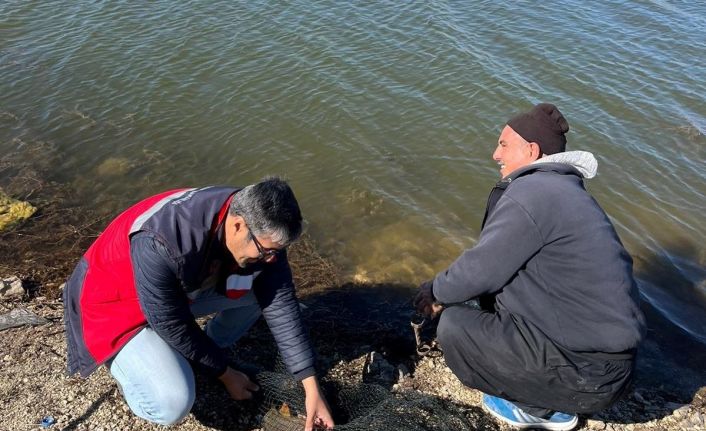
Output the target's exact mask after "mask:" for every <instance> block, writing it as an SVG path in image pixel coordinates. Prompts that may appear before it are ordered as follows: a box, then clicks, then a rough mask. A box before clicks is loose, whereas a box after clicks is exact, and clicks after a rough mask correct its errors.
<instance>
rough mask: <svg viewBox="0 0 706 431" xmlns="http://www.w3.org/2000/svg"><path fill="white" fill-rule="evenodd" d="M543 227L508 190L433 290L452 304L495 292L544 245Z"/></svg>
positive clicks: (441, 300)
mask: <svg viewBox="0 0 706 431" xmlns="http://www.w3.org/2000/svg"><path fill="white" fill-rule="evenodd" d="M542 245H543V240H542V236H541V234H540V232H539V228H538V227H537V225H536V224H535V222H534V220H533V219H532V217H531V216H530V215H529V213H528V212H527V210H526V209H525V208H524V207H522V205H520V204H519V203H517V202H516V201H515V200H514V199H512V198H511V197H510V196H508V195H507V194H505V195H504V196H503V197H502V198H500V200H499V201H498V204H497V206H496V207H495V210H494V211H493V213H492V214H491V215H490V217H488V220H487V223H486V225H485V227H484V228H483V230H482V231H481V234H480V238H479V239H478V244H476V246H475V247H473V248H471V249H468V250H466V251H464V252H463V254H462V255H461V256H460V257H459V258H458V259H456V261H455V262H454V263H452V264H451V266H449V267H448V268H447V269H446V270H444V271H442V272H440V273H439V274H437V276H436V278H435V279H434V287H433V294H434V297H435V298H436V299H437V300H438V301H439V302H441V303H442V304H452V303H458V302H463V301H467V300H469V299H472V298H476V297H478V296H479V295H484V294H489V293H494V292H497V291H499V290H500V289H502V288H503V286H505V285H506V284H507V283H508V282H509V281H510V279H511V278H512V277H513V276H514V275H515V274H516V273H517V271H518V270H519V269H520V268H522V267H523V266H524V265H525V263H527V261H528V260H529V259H530V258H531V257H532V256H533V255H534V254H535V253H537V251H538V250H539V249H540V248H541V247H542Z"/></svg>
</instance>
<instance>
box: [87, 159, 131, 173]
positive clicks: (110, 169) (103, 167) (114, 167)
mask: <svg viewBox="0 0 706 431" xmlns="http://www.w3.org/2000/svg"><path fill="white" fill-rule="evenodd" d="M133 167H134V163H132V162H131V161H130V160H128V159H126V158H124V157H108V158H107V159H105V160H103V162H102V163H101V164H100V165H98V167H97V168H96V172H97V173H98V175H99V176H101V177H116V176H120V175H125V174H127V173H128V172H129V171H130V170H131V169H132V168H133Z"/></svg>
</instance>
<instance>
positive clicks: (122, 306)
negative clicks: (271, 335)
mask: <svg viewBox="0 0 706 431" xmlns="http://www.w3.org/2000/svg"><path fill="white" fill-rule="evenodd" d="M236 191H237V189H234V188H226V187H206V188H201V189H181V190H172V191H168V192H164V193H160V194H158V195H155V196H152V197H149V198H147V199H145V200H143V201H141V202H139V203H137V204H135V205H133V206H131V207H130V208H128V209H127V210H125V211H124V212H123V213H122V214H120V215H119V216H118V217H116V218H115V219H114V220H113V221H112V222H111V223H110V224H109V225H108V227H107V228H106V229H105V230H104V231H103V232H102V233H101V234H100V236H99V237H98V238H97V239H96V241H95V242H94V243H93V244H92V245H91V247H90V248H89V249H88V251H87V252H86V253H85V254H84V256H83V258H82V259H81V261H80V262H79V263H78V265H77V266H76V268H75V270H74V272H73V274H72V275H71V277H70V278H69V280H68V281H67V283H66V287H65V288H64V293H63V295H64V319H65V325H66V334H67V343H68V346H67V347H68V371H69V374H74V373H76V372H80V373H81V375H82V376H84V377H85V376H88V375H89V374H90V373H91V372H93V370H95V369H96V367H97V366H98V365H100V364H102V363H104V362H105V361H107V360H109V359H110V358H112V357H113V356H114V355H115V354H117V352H118V351H119V350H120V349H121V348H122V347H123V346H124V345H125V344H126V343H127V342H128V341H129V340H130V339H131V338H132V337H133V336H134V335H136V334H137V332H139V331H140V330H141V329H142V328H144V327H145V326H146V325H147V320H146V318H145V316H144V314H143V312H142V310H141V308H140V303H139V300H138V296H137V291H136V287H135V280H134V276H133V268H132V262H131V259H130V236H131V235H133V234H135V233H137V232H141V231H147V232H152V233H153V234H155V235H156V236H157V237H158V238H159V239H160V240H161V241H162V242H163V243H164V244H165V246H166V247H167V248H168V249H169V250H170V251H171V252H172V253H173V254H174V259H175V261H176V263H177V267H178V274H177V279H178V280H179V281H180V283H181V288H183V289H184V290H185V291H186V292H187V293H188V292H190V291H195V290H197V289H198V288H199V287H200V282H201V278H202V277H203V268H204V265H207V264H208V262H206V259H207V254H208V252H209V244H210V243H211V242H212V240H213V234H214V227H215V226H217V225H218V224H219V222H220V221H221V220H222V219H223V218H224V217H225V216H226V213H227V209H228V203H229V202H230V198H231V197H232V196H233V194H235V192H236ZM243 293H244V292H243Z"/></svg>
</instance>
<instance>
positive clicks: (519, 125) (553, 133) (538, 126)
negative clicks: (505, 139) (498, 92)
mask: <svg viewBox="0 0 706 431" xmlns="http://www.w3.org/2000/svg"><path fill="white" fill-rule="evenodd" d="M507 125H508V126H510V127H511V128H512V130H514V131H515V132H517V134H518V135H520V136H522V137H523V138H524V139H525V141H527V142H536V143H537V144H539V148H540V150H541V151H542V153H544V154H547V155H549V154H554V153H561V152H563V151H564V150H565V149H566V137H565V136H564V133H566V132H568V131H569V123H568V122H567V121H566V118H564V116H563V115H561V112H559V109H557V107H556V106H554V105H552V104H551V103H540V104H538V105H535V107H534V108H532V109H531V110H530V111H529V112H525V113H522V114H518V115H516V116H514V117H512V118H511V119H510V121H508V122H507Z"/></svg>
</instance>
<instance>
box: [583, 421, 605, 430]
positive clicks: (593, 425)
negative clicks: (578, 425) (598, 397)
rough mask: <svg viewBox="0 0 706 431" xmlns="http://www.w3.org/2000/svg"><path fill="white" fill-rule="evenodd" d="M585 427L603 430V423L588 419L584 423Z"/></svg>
mask: <svg viewBox="0 0 706 431" xmlns="http://www.w3.org/2000/svg"><path fill="white" fill-rule="evenodd" d="M586 426H588V427H589V428H590V429H592V430H603V429H605V423H603V422H602V421H597V420H594V419H589V420H587V421H586Z"/></svg>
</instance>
